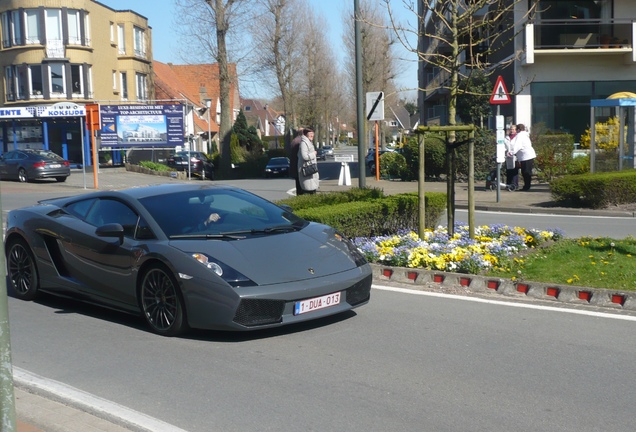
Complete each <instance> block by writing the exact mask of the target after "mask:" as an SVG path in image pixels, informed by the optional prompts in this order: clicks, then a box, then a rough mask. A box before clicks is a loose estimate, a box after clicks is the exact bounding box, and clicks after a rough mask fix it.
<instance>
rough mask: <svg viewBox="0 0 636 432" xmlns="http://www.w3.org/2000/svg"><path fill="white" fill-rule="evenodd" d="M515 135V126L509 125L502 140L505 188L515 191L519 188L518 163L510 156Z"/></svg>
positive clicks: (512, 155)
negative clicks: (504, 151) (504, 150)
mask: <svg viewBox="0 0 636 432" xmlns="http://www.w3.org/2000/svg"><path fill="white" fill-rule="evenodd" d="M516 135H517V126H515V125H510V127H509V128H508V135H506V137H505V138H504V145H505V146H506V188H507V189H508V190H515V189H517V188H518V187H519V166H518V165H519V163H518V162H517V158H516V157H515V155H514V154H512V140H513V139H514V137H515V136H516Z"/></svg>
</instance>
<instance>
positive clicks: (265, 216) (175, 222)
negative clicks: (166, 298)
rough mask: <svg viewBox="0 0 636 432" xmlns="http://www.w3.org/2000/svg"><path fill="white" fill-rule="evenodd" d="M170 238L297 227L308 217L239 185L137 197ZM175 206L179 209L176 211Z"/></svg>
mask: <svg viewBox="0 0 636 432" xmlns="http://www.w3.org/2000/svg"><path fill="white" fill-rule="evenodd" d="M140 202H141V204H142V205H143V206H144V207H145V208H146V209H147V210H148V212H149V213H150V214H151V215H152V216H153V217H154V219H155V221H156V222H157V223H158V224H159V226H160V228H161V229H162V230H163V232H164V233H165V234H166V236H168V237H170V238H219V239H237V238H242V237H241V236H236V235H234V234H235V233H240V234H243V237H244V235H252V234H254V235H270V234H276V233H283V232H289V231H292V230H298V229H301V228H303V227H304V226H305V225H307V223H308V222H307V221H305V220H304V219H302V218H300V217H298V216H296V215H294V214H293V213H291V212H290V211H287V210H285V209H283V208H281V207H278V206H277V205H275V204H273V203H271V202H269V201H267V200H265V199H263V198H260V197H258V196H256V195H254V194H251V193H249V192H246V191H243V190H240V189H222V188H201V189H196V190H189V191H182V192H177V193H172V194H165V195H157V196H152V197H147V198H142V199H140ZM175 209H178V211H175Z"/></svg>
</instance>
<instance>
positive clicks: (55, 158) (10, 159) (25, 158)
mask: <svg viewBox="0 0 636 432" xmlns="http://www.w3.org/2000/svg"><path fill="white" fill-rule="evenodd" d="M70 175H71V164H70V162H69V161H67V160H66V159H64V158H62V157H61V156H59V155H57V154H55V153H53V152H52V151H49V150H32V149H26V150H11V151H8V152H6V153H5V154H3V155H0V178H3V179H13V180H19V181H21V182H28V181H31V180H35V179H44V178H54V179H55V180H57V181H59V182H63V181H66V178H67V177H68V176H70Z"/></svg>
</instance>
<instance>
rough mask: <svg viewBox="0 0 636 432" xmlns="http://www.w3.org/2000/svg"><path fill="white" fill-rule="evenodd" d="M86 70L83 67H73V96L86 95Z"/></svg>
mask: <svg viewBox="0 0 636 432" xmlns="http://www.w3.org/2000/svg"><path fill="white" fill-rule="evenodd" d="M83 70H84V68H83V67H82V65H71V84H72V86H73V89H72V91H73V96H83V95H84V75H83V73H82V72H83Z"/></svg>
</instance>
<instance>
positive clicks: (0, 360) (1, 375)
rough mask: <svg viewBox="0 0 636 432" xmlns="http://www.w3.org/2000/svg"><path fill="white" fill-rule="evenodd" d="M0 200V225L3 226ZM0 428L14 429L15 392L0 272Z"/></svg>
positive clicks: (1, 250) (1, 254)
mask: <svg viewBox="0 0 636 432" xmlns="http://www.w3.org/2000/svg"><path fill="white" fill-rule="evenodd" d="M3 222H4V221H3V220H2V203H1V202H0V227H1V226H3ZM0 262H1V263H2V265H3V266H4V263H5V262H6V260H5V256H4V246H3V247H0ZM0 273H1V274H0V430H2V431H7V432H13V431H15V430H16V421H15V394H14V392H13V366H12V363H11V338H10V337H9V299H8V297H7V278H6V277H5V272H4V271H2V272H0Z"/></svg>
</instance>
